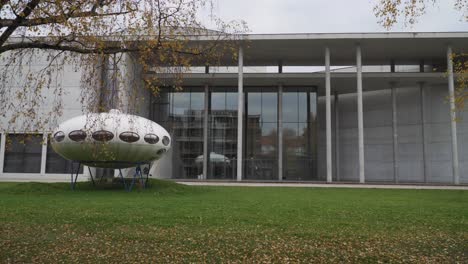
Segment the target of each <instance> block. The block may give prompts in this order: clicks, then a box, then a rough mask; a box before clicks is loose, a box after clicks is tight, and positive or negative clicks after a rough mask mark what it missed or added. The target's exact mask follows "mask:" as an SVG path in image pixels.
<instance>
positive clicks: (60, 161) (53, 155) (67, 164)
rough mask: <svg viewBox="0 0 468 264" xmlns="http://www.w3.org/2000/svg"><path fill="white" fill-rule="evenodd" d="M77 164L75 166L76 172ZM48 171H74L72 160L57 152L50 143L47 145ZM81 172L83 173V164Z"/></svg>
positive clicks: (66, 172) (65, 172)
mask: <svg viewBox="0 0 468 264" xmlns="http://www.w3.org/2000/svg"><path fill="white" fill-rule="evenodd" d="M49 142H50V141H49ZM77 166H78V164H74V166H73V170H74V172H75V173H76V168H77ZM46 173H64V174H68V173H72V162H71V161H69V160H67V159H64V158H63V157H62V156H60V155H59V154H57V152H55V151H54V149H53V148H52V146H51V145H50V144H48V145H47V156H46ZM79 173H83V166H80V170H79Z"/></svg>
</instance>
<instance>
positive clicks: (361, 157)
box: [356, 45, 365, 183]
mask: <svg viewBox="0 0 468 264" xmlns="http://www.w3.org/2000/svg"><path fill="white" fill-rule="evenodd" d="M356 68H357V111H358V113H357V114H358V143H359V182H360V183H364V182H365V175H364V120H363V109H362V56H361V46H360V45H358V46H357V47H356Z"/></svg>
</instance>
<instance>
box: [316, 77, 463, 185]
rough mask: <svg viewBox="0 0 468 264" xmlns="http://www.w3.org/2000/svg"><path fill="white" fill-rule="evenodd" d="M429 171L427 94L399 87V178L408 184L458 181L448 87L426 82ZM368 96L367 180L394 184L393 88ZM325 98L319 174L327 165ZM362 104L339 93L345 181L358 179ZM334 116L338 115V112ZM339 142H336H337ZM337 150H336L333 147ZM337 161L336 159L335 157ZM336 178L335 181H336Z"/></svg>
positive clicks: (460, 129) (416, 88) (460, 141)
mask: <svg viewBox="0 0 468 264" xmlns="http://www.w3.org/2000/svg"><path fill="white" fill-rule="evenodd" d="M425 91H426V96H425V99H424V100H425V104H426V109H425V113H426V125H425V127H426V130H425V133H426V139H427V141H426V147H427V152H428V158H427V160H426V162H427V169H426V172H425V169H424V157H423V139H422V116H421V93H420V88H419V86H418V85H417V84H415V85H414V86H412V87H398V86H397V123H398V126H397V130H398V153H397V160H398V176H399V181H400V182H402V183H416V182H417V183H422V182H424V173H426V177H427V181H428V182H429V183H446V184H451V183H453V178H452V154H451V153H452V150H451V137H450V111H449V105H448V99H447V98H448V97H447V96H448V92H447V86H446V85H444V84H440V85H435V86H426V88H425ZM363 99H364V129H365V131H364V137H365V138H364V144H365V169H366V181H367V182H379V181H384V182H393V177H394V176H393V173H394V172H393V134H392V105H391V91H390V89H384V90H378V91H368V92H364V94H363ZM324 109H325V100H324V97H320V98H319V112H318V114H319V125H318V130H319V131H318V134H319V138H318V158H319V169H318V173H319V177H320V175H322V176H323V175H326V168H325V165H324V164H325V113H324ZM356 110H357V104H356V95H355V94H340V95H339V126H340V131H339V140H338V143H339V153H338V155H339V162H340V164H339V169H340V177H341V180H342V181H358V180H359V178H358V145H357V113H356ZM333 115H334V113H333ZM458 116H459V119H458V123H457V126H458V137H459V138H458V150H459V152H460V157H459V159H460V175H461V179H460V181H461V183H467V182H468V109H467V108H466V107H465V109H463V110H462V111H461V112H459V113H458ZM334 143H335V141H334ZM333 149H334V148H333ZM334 162H335V160H334ZM334 180H335V179H334Z"/></svg>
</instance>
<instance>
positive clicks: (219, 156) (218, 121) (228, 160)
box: [208, 91, 237, 179]
mask: <svg viewBox="0 0 468 264" xmlns="http://www.w3.org/2000/svg"><path fill="white" fill-rule="evenodd" d="M210 99H211V109H210V112H209V116H210V118H209V144H208V148H209V151H208V153H210V155H209V163H208V178H209V179H234V178H235V177H236V173H235V172H236V157H237V93H234V92H225V91H220V92H212V93H211V97H210ZM233 100H234V101H233Z"/></svg>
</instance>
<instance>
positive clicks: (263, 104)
mask: <svg viewBox="0 0 468 264" xmlns="http://www.w3.org/2000/svg"><path fill="white" fill-rule="evenodd" d="M246 91H247V93H246V97H247V98H246V106H245V108H246V117H245V123H246V125H245V127H246V128H245V160H244V178H245V179H255V180H277V179H278V93H277V91H275V89H274V88H254V89H251V91H249V89H246Z"/></svg>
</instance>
